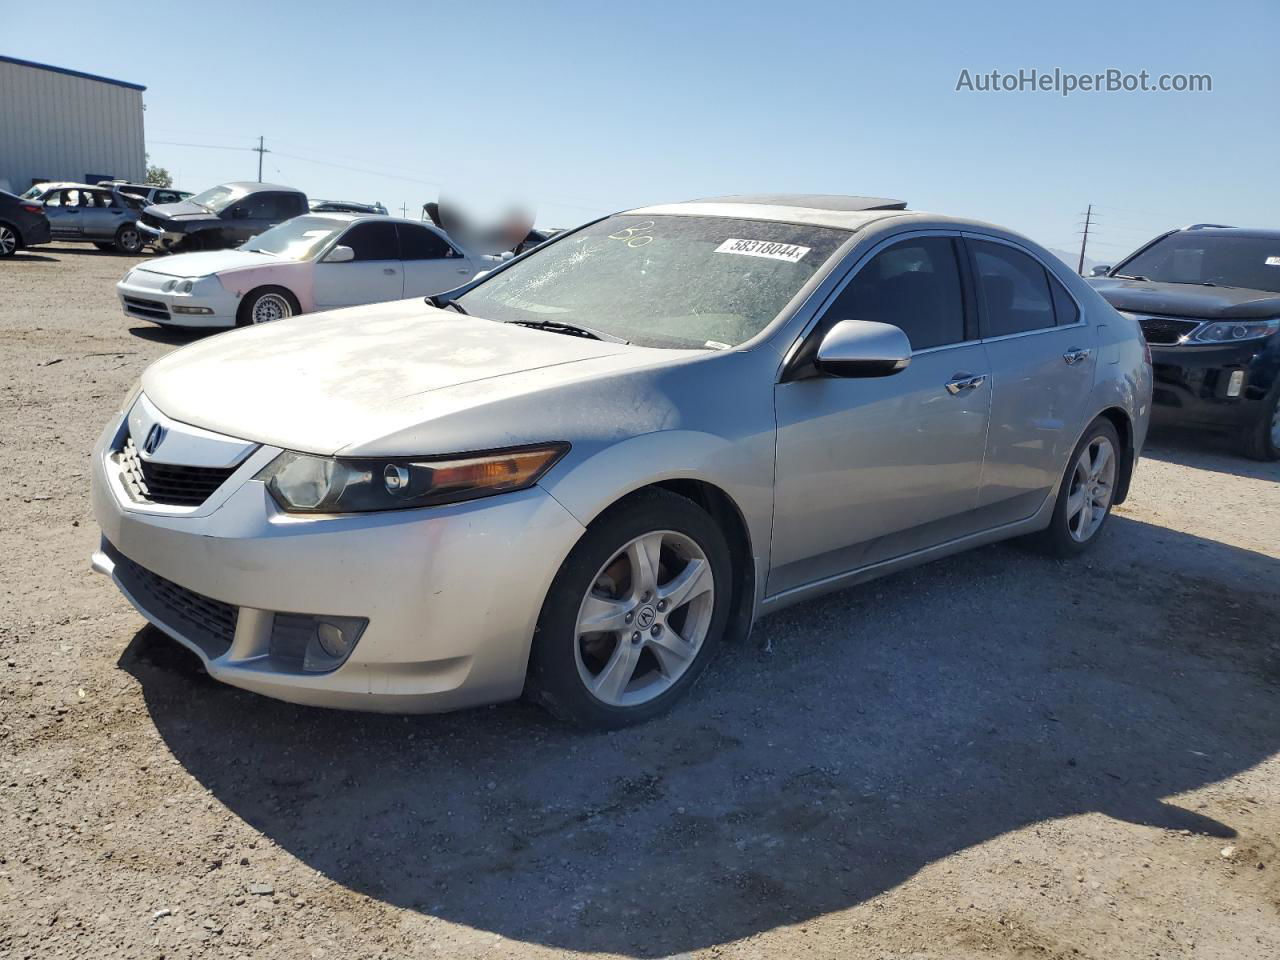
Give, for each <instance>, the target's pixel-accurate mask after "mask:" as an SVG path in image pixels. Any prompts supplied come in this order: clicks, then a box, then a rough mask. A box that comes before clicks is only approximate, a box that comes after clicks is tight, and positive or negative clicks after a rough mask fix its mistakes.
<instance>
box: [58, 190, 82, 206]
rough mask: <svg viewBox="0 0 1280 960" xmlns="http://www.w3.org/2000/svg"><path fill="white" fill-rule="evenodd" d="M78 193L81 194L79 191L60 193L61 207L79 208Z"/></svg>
mask: <svg viewBox="0 0 1280 960" xmlns="http://www.w3.org/2000/svg"><path fill="white" fill-rule="evenodd" d="M80 193H81V192H80V191H79V190H63V191H62V205H63V206H64V207H79V206H81V202H80Z"/></svg>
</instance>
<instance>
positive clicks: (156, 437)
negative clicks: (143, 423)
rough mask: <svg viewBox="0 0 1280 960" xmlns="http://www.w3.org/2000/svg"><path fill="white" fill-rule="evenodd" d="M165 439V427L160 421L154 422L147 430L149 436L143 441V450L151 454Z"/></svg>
mask: <svg viewBox="0 0 1280 960" xmlns="http://www.w3.org/2000/svg"><path fill="white" fill-rule="evenodd" d="M163 439H164V427H162V426H161V425H160V424H158V423H153V424H152V425H151V429H150V430H148V431H147V438H146V439H145V440H143V441H142V452H143V453H145V454H147V455H148V456H150V455H151V454H153V453H155V452H156V447H158V446H160V441H161V440H163Z"/></svg>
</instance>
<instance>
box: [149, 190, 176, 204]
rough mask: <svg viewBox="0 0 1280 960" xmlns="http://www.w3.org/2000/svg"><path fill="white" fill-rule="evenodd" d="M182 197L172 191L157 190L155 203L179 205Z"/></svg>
mask: <svg viewBox="0 0 1280 960" xmlns="http://www.w3.org/2000/svg"><path fill="white" fill-rule="evenodd" d="M181 199H182V197H180V196H178V195H177V194H176V193H174V192H173V191H172V190H157V191H156V195H155V199H154V200H153V201H152V202H153V203H177V202H178V201H179V200H181Z"/></svg>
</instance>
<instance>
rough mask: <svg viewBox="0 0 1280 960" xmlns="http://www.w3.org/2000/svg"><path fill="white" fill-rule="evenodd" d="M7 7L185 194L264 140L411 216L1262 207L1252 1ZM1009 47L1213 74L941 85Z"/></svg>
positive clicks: (295, 164) (1133, 229)
mask: <svg viewBox="0 0 1280 960" xmlns="http://www.w3.org/2000/svg"><path fill="white" fill-rule="evenodd" d="M32 16H33V14H32V12H31V10H30V8H29V7H27V6H26V5H20V4H18V3H16V2H14V0H0V18H3V22H5V23H7V24H8V26H9V27H10V29H9V30H7V31H5V33H6V36H5V37H4V38H3V39H0V52H3V53H7V54H10V55H12V56H18V57H23V58H27V59H32V60H38V61H42V62H46V63H52V64H56V65H59V66H65V67H71V68H74V69H80V70H86V71H90V72H93V73H101V74H105V75H106V76H110V77H117V78H120V79H124V80H131V81H134V82H137V83H142V84H146V85H147V88H148V89H147V92H146V94H145V95H144V96H145V102H146V105H147V113H146V128H147V137H148V149H149V151H150V154H151V159H152V162H155V163H159V164H161V165H163V166H166V167H168V168H169V169H170V171H172V172H173V173H174V174H175V176H176V177H177V179H178V185H179V186H181V187H185V188H186V189H192V190H198V189H202V188H204V187H207V186H210V185H211V184H213V183H215V182H217V181H222V180H229V179H251V178H253V177H254V176H255V175H256V170H257V167H256V163H257V156H256V155H255V154H253V153H251V152H248V150H247V149H244V148H247V147H249V146H251V145H252V143H253V142H255V141H256V138H257V136H258V135H259V134H264V135H265V136H266V138H267V146H268V147H269V148H271V149H273V150H275V151H276V152H274V153H271V154H268V155H267V157H266V167H265V171H264V172H265V176H266V177H267V178H268V179H274V180H278V181H283V182H286V183H290V184H293V185H296V186H298V187H301V188H303V189H304V190H306V191H307V192H308V193H309V194H310V195H312V196H325V197H342V198H350V199H362V200H372V199H379V200H381V201H383V202H384V203H386V204H387V206H388V207H393V208H397V211H398V208H399V206H400V204H401V203H406V204H408V205H409V208H410V210H411V211H414V210H416V209H417V208H419V207H420V206H421V204H422V202H423V201H425V200H429V199H435V197H436V195H437V193H438V192H439V190H440V189H441V188H444V189H446V190H454V191H458V192H462V193H465V194H468V195H473V196H475V195H480V194H481V193H484V192H494V193H497V194H501V195H502V196H503V197H509V196H520V197H524V198H526V199H528V200H530V201H532V202H533V203H534V204H535V205H536V207H537V210H538V221H539V223H541V224H543V225H550V226H559V225H568V224H572V223H577V222H580V221H581V220H583V219H586V218H588V217H590V216H593V215H595V214H597V213H603V212H607V211H610V210H614V209H618V208H622V207H628V206H634V205H637V204H641V203H647V202H652V201H662V200H671V199H684V198H689V197H698V196H706V195H710V194H719V193H732V192H747V191H751V192H757V191H786V192H831V193H864V194H873V195H881V196H892V197H900V198H903V199H906V200H908V201H909V202H910V203H911V205H912V206H913V207H917V208H920V209H928V210H936V211H941V212H946V213H953V214H958V215H964V216H975V217H981V218H983V219H987V220H992V221H995V222H998V223H1003V224H1006V225H1009V226H1012V227H1014V228H1015V229H1018V230H1021V231H1023V232H1025V233H1027V234H1029V235H1030V236H1032V237H1034V238H1035V239H1037V240H1039V241H1041V242H1043V243H1046V244H1048V245H1050V246H1054V247H1065V246H1069V245H1071V244H1073V243H1076V242H1078V237H1077V234H1076V231H1077V229H1078V227H1077V222H1078V220H1079V214H1080V212H1081V211H1083V209H1084V207H1085V205H1086V204H1087V203H1090V202H1092V203H1094V204H1096V205H1097V210H1098V214H1099V218H1100V220H1099V225H1098V234H1097V241H1098V244H1097V246H1095V247H1093V248H1092V249H1091V251H1090V253H1091V255H1093V256H1094V257H1096V258H1098V259H1108V260H1109V259H1114V258H1115V257H1116V256H1117V255H1119V254H1120V253H1122V252H1124V251H1125V250H1126V249H1129V248H1131V247H1132V246H1134V245H1135V244H1137V243H1138V242H1139V241H1141V240H1142V239H1143V238H1144V237H1146V236H1149V235H1150V234H1151V233H1153V232H1155V231H1156V230H1159V229H1163V228H1165V227H1168V226H1172V225H1177V224H1182V223H1186V222H1190V221H1196V220H1213V221H1222V222H1227V223H1238V224H1250V225H1269V226H1277V225H1280V187H1278V182H1280V177H1278V176H1277V170H1278V169H1280V82H1278V76H1277V63H1278V62H1280V59H1278V57H1277V51H1276V42H1277V40H1278V39H1280V2H1276V0H1243V2H1223V3H1218V4H1209V3H1192V2H1180V0H1161V2H1138V3H1122V2H1118V0H1112V2H1109V3H1092V2H1081V3H1057V4H1054V5H1053V6H1052V7H1049V6H1047V5H1045V4H1042V3H1035V2H1029V0H1019V2H991V3H983V2H969V3H961V2H955V0H951V2H933V0H913V2H904V3H896V4H892V3H884V2H878V3H874V4H862V3H853V2H850V3H820V2H791V3H779V2H777V0H774V2H770V3H754V2H736V3H709V2H708V3H696V2H691V0H686V2H683V3H667V2H663V0H650V2H647V3H643V4H639V3H626V4H624V3H611V2H599V0H597V2H594V3H567V2H564V3H558V2H554V0H551V2H543V3H515V2H507V0H493V2H488V3H474V4H460V3H450V4H435V3H423V2H390V3H380V2H374V0H370V2H365V3H351V2H349V0H347V2H341V3H324V2H309V3H305V4H303V3H286V2H280V3H269V2H263V0H256V2H250V3H242V2H219V3H217V4H212V5H210V4H194V3H183V2H177V3H166V4H159V5H152V6H150V7H147V8H146V11H145V13H144V12H142V11H141V10H123V9H122V10H117V11H114V12H112V11H110V10H108V9H106V8H104V7H103V6H102V5H101V4H98V3H84V4H80V3H65V2H64V3H61V4H58V5H57V7H56V9H55V8H50V10H49V11H48V12H47V13H46V14H43V15H41V16H40V17H38V18H37V20H32ZM19 22H25V23H26V24H27V25H28V27H30V26H31V25H32V24H33V23H37V22H38V23H39V24H41V26H39V27H38V28H32V29H23V30H18V29H16V26H17V24H18V23H19ZM59 23H63V24H65V25H66V26H65V29H64V28H62V27H60V26H58V24H59ZM94 24H99V25H100V27H95V26H93V25H94ZM1023 67H1025V68H1032V67H1036V68H1040V69H1042V70H1052V69H1053V68H1054V67H1060V68H1062V69H1063V70H1067V71H1072V72H1076V73H1090V72H1094V71H1101V70H1105V69H1106V68H1108V67H1115V68H1119V69H1121V70H1125V71H1132V72H1137V71H1139V70H1143V69H1146V70H1148V71H1151V72H1152V73H1153V74H1159V73H1178V72H1181V73H1208V74H1211V75H1212V77H1213V91H1212V92H1211V93H1200V94H1191V93H1183V94H1178V93H1160V94H1157V93H1131V94H1126V93H1092V94H1086V93H1077V94H1075V95H1074V96H1071V97H1068V98H1063V97H1060V96H1058V95H1057V94H1052V93H997V94H991V93H986V94H982V93H957V92H955V86H956V81H957V78H958V77H959V74H960V71H961V69H962V68H968V69H969V70H970V71H972V72H973V73H978V72H987V71H990V70H992V69H998V70H1001V71H1004V72H1016V71H1017V70H1018V69H1019V68H1023ZM165 141H169V142H165ZM174 142H177V143H198V144H214V145H218V146H222V147H235V148H240V149H208V148H200V147H191V146H175V145H172V143H174ZM2 147H3V145H0V148H2ZM303 157H305V158H308V159H306V160H304V159H300V158H303ZM316 160H322V161H324V162H325V163H328V164H343V165H347V166H351V167H360V168H365V169H368V170H375V171H379V172H381V173H384V174H394V175H396V176H397V177H400V178H402V179H397V178H395V177H391V176H374V175H370V174H366V173H358V172H355V171H351V170H344V169H339V168H338V167H335V166H323V165H321V164H319V163H316V162H314V161H316ZM403 178H407V179H403ZM415 181H422V182H415ZM411 215H413V213H412V212H411Z"/></svg>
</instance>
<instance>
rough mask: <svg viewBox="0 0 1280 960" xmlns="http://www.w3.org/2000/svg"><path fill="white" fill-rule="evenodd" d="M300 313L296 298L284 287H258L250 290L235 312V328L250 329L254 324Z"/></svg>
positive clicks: (282, 318) (300, 309)
mask: <svg viewBox="0 0 1280 960" xmlns="http://www.w3.org/2000/svg"><path fill="white" fill-rule="evenodd" d="M301 312H302V308H301V307H300V306H299V304H298V298H297V297H295V296H294V295H293V293H292V292H291V291H289V290H286V289H285V288H284V287H258V289H256V290H250V291H249V292H248V293H247V294H246V295H245V297H244V299H242V300H241V301H240V307H239V309H237V310H236V326H237V327H251V326H253V325H254V324H256V323H269V322H271V321H273V320H284V319H286V318H288V317H296V316H297V315H298V314H300V313H301Z"/></svg>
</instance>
